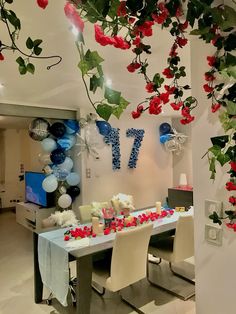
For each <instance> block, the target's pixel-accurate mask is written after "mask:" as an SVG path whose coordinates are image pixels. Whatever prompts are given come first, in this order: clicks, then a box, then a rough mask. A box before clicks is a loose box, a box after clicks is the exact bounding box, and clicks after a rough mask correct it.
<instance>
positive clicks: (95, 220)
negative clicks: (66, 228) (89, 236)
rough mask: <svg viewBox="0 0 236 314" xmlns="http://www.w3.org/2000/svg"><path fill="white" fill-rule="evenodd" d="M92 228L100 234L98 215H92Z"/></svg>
mask: <svg viewBox="0 0 236 314" xmlns="http://www.w3.org/2000/svg"><path fill="white" fill-rule="evenodd" d="M92 228H93V233H95V234H98V229H99V218H98V217H92Z"/></svg>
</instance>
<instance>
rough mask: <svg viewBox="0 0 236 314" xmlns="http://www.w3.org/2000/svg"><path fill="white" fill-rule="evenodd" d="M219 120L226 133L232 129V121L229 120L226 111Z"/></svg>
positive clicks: (220, 115)
mask: <svg viewBox="0 0 236 314" xmlns="http://www.w3.org/2000/svg"><path fill="white" fill-rule="evenodd" d="M219 119H220V122H221V125H222V127H223V129H224V131H225V132H227V131H229V130H230V129H231V128H232V119H230V118H229V115H228V113H227V112H226V111H223V112H222V113H220V114H219Z"/></svg>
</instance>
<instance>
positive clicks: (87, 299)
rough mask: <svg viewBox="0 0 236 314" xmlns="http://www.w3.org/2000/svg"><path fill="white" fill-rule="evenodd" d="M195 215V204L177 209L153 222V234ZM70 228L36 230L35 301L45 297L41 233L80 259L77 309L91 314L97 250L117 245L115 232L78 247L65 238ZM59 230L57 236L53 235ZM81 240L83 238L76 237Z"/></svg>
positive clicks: (34, 242)
mask: <svg viewBox="0 0 236 314" xmlns="http://www.w3.org/2000/svg"><path fill="white" fill-rule="evenodd" d="M150 210H151V211H155V208H151V209H150ZM143 212H144V213H145V210H140V211H135V212H133V213H132V215H134V216H138V215H140V214H142V213H143ZM183 215H193V208H192V207H191V208H190V209H189V210H188V211H186V212H176V211H175V212H174V214H173V215H171V216H167V217H164V218H160V219H157V220H155V221H153V222H152V224H153V231H152V235H157V234H161V233H163V232H166V231H169V230H172V229H175V227H176V223H177V220H178V218H179V216H183ZM66 230H68V228H60V229H57V233H55V230H35V231H34V234H33V244H34V246H33V248H34V250H33V251H34V296H35V303H41V302H42V300H43V281H42V277H41V274H40V267H39V254H40V252H39V250H38V242H39V239H40V237H44V238H47V239H49V240H48V241H50V242H52V243H53V245H54V246H58V247H60V249H62V250H64V251H65V253H66V254H68V256H69V255H71V256H73V257H74V259H76V276H77V278H79V280H77V285H76V313H77V314H89V313H90V304H91V295H92V285H91V284H92V256H93V254H95V253H98V252H102V251H104V250H107V249H110V248H112V247H113V243H114V239H115V233H110V234H109V235H101V236H97V237H95V238H90V239H89V245H87V246H84V247H83V246H82V247H78V248H71V249H68V246H67V242H66V241H64V232H65V231H66ZM54 234H56V237H55V236H53V235H54ZM75 241H80V240H75Z"/></svg>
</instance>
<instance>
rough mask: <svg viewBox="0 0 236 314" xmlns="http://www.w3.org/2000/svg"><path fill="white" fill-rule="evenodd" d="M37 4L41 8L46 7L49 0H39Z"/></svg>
mask: <svg viewBox="0 0 236 314" xmlns="http://www.w3.org/2000/svg"><path fill="white" fill-rule="evenodd" d="M37 4H38V6H39V7H40V8H42V9H45V8H46V7H47V5H48V0H37Z"/></svg>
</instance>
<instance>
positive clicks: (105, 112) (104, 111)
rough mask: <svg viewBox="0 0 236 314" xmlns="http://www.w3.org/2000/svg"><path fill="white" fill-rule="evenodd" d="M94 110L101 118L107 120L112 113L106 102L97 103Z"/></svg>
mask: <svg viewBox="0 0 236 314" xmlns="http://www.w3.org/2000/svg"><path fill="white" fill-rule="evenodd" d="M96 112H97V114H98V115H99V116H100V117H101V118H102V119H104V120H106V121H108V120H109V118H110V116H111V114H112V106H109V105H108V104H100V105H97V108H96Z"/></svg>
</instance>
